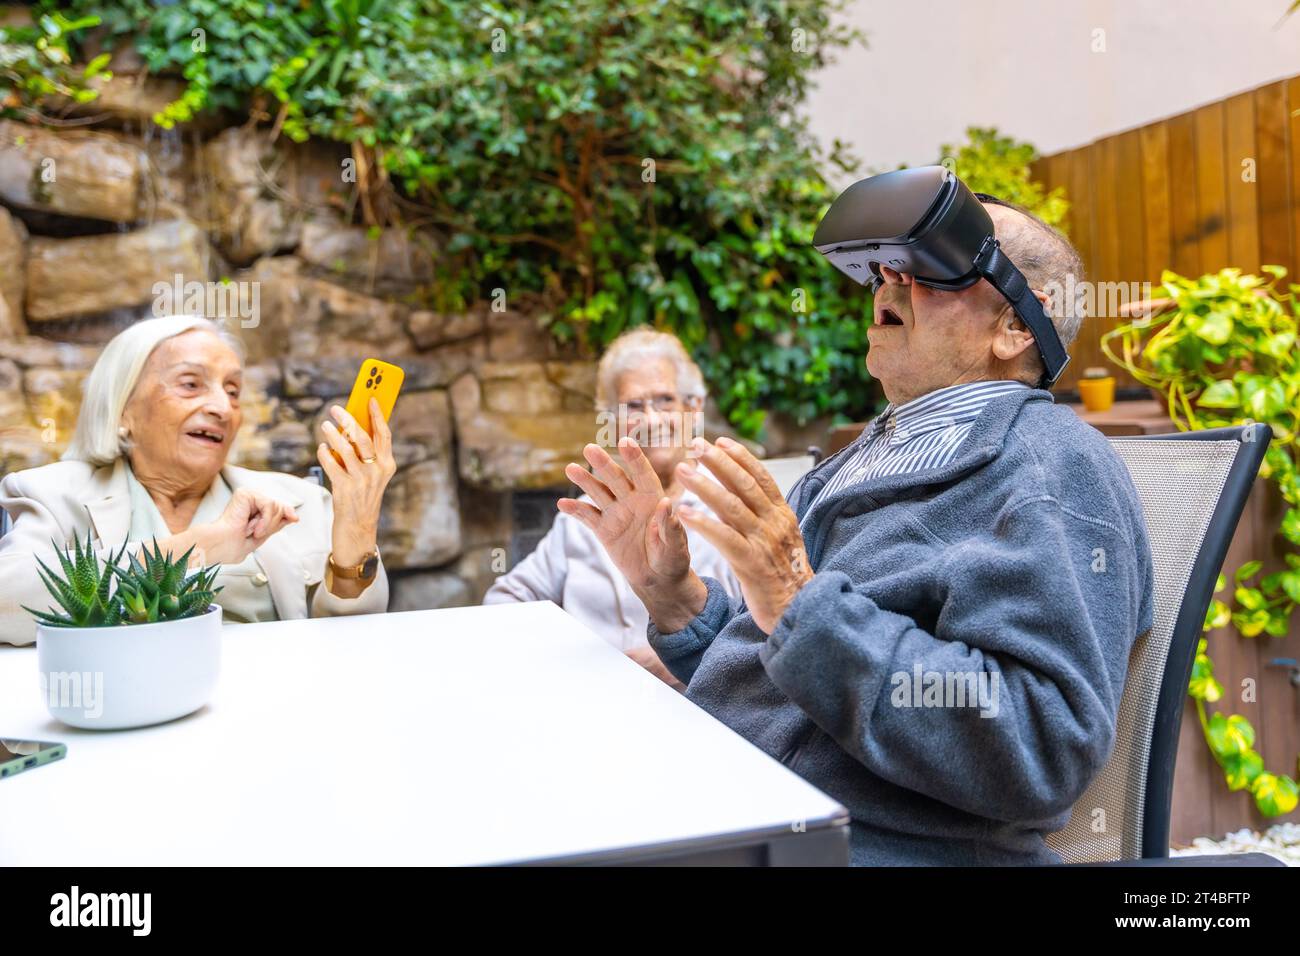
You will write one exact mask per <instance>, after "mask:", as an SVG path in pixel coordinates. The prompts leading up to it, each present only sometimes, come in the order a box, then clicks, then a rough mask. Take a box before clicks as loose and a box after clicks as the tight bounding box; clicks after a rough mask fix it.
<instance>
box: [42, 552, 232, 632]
mask: <svg viewBox="0 0 1300 956" xmlns="http://www.w3.org/2000/svg"><path fill="white" fill-rule="evenodd" d="M51 543H52V544H54V550H55V554H57V555H58V558H59V564H60V566H61V568H62V570H63V574H62V576H60V575H59V574H58V573H56V572H54V571H51V570H50V569H49V568H48V567H47V566H46V565H45V563H44V562H43V561H41V559H40V558H37V559H36V563H37V564H38V565H39V566H40V572H39V573H40V577H41V582H42V583H43V584H44V585H45V588H46V590H48V591H49V592H50V594H51V595H52V596H53V597H54V600H55V602H56V603H57V604H58V608H59V609H58V610H56V609H55V608H53V607H51V608H50V609H49V610H48V611H37V610H34V609H33V608H29V607H26V606H25V605H24V608H23V609H24V610H26V611H27V612H28V613H29V614H31V615H32V616H33V617H35V618H36V620H37V621H39V622H40V623H42V624H46V625H49V626H50V627H117V626H119V625H122V624H152V623H156V622H158V621H176V620H181V619H182V618H187V617H197V616H198V615H200V614H204V613H206V612H207V610H208V609H209V608H210V607H211V606H212V601H213V599H214V598H215V597H216V595H217V592H219V591H220V590H221V588H220V587H216V588H214V587H213V586H212V584H213V581H214V580H215V579H216V576H217V572H218V571H219V570H220V568H219V567H217V566H213V567H210V568H205V569H202V570H200V571H196V572H195V573H193V574H187V573H186V566H187V563H188V561H189V558H190V555H191V554H192V553H193V550H194V549H193V548H190V549H189V550H188V551H186V552H185V553H184V554H183V555H181V556H180V557H179V558H173V557H172V554H171V552H170V551H169V552H167V553H166V554H164V553H163V552H162V549H161V548H160V547H159V545H158V542H157V540H155V541H154V543H153V546H154V549H153V551H152V552H150V550H149V546H148V545H145V546H144V547H143V548H142V549H141V551H142V553H143V555H144V560H143V561H140V560H139V559H138V558H137V557H136V556H135V555H134V554H131V555H128V558H129V560H130V567H129V568H127V569H125V570H124V569H122V568H121V567H119V566H118V562H119V561H120V560H121V558H122V556H123V554H124V553H125V552H126V545H125V544H124V545H122V548H121V550H119V551H118V552H117V553H116V554H113V553H111V552H110V553H109V554H108V556H107V559H106V560H105V561H104V563H103V565H102V567H101V565H100V561H99V558H98V556H97V555H96V554H95V551H94V548H93V547H92V545H91V536H90V532H89V531H87V532H86V543H85V547H84V548H83V547H82V544H81V541H80V540H76V541H74V542H73V543H74V548H73V549H71V550H65V549H63V548H60V547H59V545H58V543H57V542H51ZM114 580H116V582H117V588H116V590H115V591H114V589H113V583H114Z"/></svg>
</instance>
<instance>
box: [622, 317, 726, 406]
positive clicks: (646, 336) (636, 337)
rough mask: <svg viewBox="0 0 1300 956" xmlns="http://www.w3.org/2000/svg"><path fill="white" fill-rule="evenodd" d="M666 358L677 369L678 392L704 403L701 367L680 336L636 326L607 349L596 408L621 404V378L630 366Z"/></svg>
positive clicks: (705, 393) (684, 396)
mask: <svg viewBox="0 0 1300 956" xmlns="http://www.w3.org/2000/svg"><path fill="white" fill-rule="evenodd" d="M655 359H665V360H667V361H669V362H671V363H672V364H673V368H674V369H675V370H676V372H677V393H678V395H680V396H681V397H682V398H688V399H696V400H698V401H699V403H700V405H701V406H703V404H704V399H705V397H706V395H707V394H708V393H707V392H706V391H705V388H704V376H703V375H702V374H700V367H699V366H698V365H696V364H695V362H694V361H692V360H691V357H690V355H689V354H687V352H686V347H685V346H684V345H682V343H681V340H680V339H679V338H677V336H675V335H672V334H670V333H668V332H659V331H656V330H655V329H647V328H640V329H632V330H631V331H630V332H624V333H623V334H622V335H620V336H619V337H618V338H616V339H615V340H614V341H613V342H611V343H610V345H609V348H608V349H606V350H605V354H604V355H602V356H601V359H600V365H599V366H598V367H597V369H596V408H597V409H598V410H601V411H604V410H608V409H613V408H614V407H615V406H617V405H618V380H619V379H620V378H622V377H623V374H624V373H625V372H627V371H628V370H629V369H633V368H639V367H640V366H642V365H644V364H645V363H646V362H652V361H654V360H655Z"/></svg>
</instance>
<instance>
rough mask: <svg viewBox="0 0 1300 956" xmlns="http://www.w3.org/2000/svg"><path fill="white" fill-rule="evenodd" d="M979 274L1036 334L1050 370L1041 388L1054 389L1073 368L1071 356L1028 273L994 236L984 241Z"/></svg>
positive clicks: (1044, 359) (1044, 362)
mask: <svg viewBox="0 0 1300 956" xmlns="http://www.w3.org/2000/svg"><path fill="white" fill-rule="evenodd" d="M975 270H976V271H977V272H978V273H979V274H980V275H981V276H983V277H984V278H985V279H987V280H988V281H989V282H990V283H991V284H992V286H993V288H995V289H997V290H998V291H999V292H1000V293H1002V297H1003V298H1004V299H1006V300H1007V301H1008V302H1010V303H1011V308H1012V309H1013V310H1014V311H1015V313H1016V315H1018V316H1019V317H1020V321H1022V322H1024V323H1025V327H1026V328H1028V329H1029V331H1030V332H1031V333H1033V336H1034V343H1035V344H1036V345H1037V346H1038V354H1039V355H1040V356H1041V357H1042V359H1043V368H1044V369H1046V372H1044V374H1043V378H1042V381H1041V382H1039V387H1040V388H1050V387H1051V386H1052V385H1053V384H1055V382H1056V380H1057V379H1058V378H1060V377H1061V373H1062V372H1063V371H1065V366H1067V365H1069V364H1070V356H1069V355H1068V354H1067V353H1066V351H1065V346H1063V345H1062V344H1061V337H1060V336H1059V335H1057V334H1056V326H1055V325H1053V324H1052V320H1051V318H1050V317H1049V316H1048V314H1047V313H1046V312H1045V311H1044V310H1043V304H1042V303H1041V302H1039V301H1038V298H1037V297H1036V296H1035V295H1034V293H1033V292H1032V291H1031V290H1030V288H1029V282H1028V281H1027V280H1026V279H1025V275H1024V273H1023V272H1021V271H1020V270H1019V269H1017V268H1016V264H1015V263H1014V262H1012V261H1011V260H1010V259H1008V258H1007V256H1006V254H1005V253H1003V251H1002V247H1001V246H999V245H998V241H997V240H996V239H994V238H993V237H992V236H990V237H989V238H987V239H985V240H984V245H983V246H981V247H980V251H979V254H978V255H976V256H975Z"/></svg>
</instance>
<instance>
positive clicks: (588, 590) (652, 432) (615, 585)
mask: <svg viewBox="0 0 1300 956" xmlns="http://www.w3.org/2000/svg"><path fill="white" fill-rule="evenodd" d="M704 399H705V390H704V379H703V376H702V375H701V374H700V369H699V367H698V366H697V365H696V364H695V363H694V362H693V361H691V358H690V356H689V355H688V354H687V353H686V349H685V348H684V347H683V346H682V343H681V342H680V341H678V339H677V338H676V337H674V336H672V335H669V334H668V333H666V332H656V331H654V330H651V329H634V330H633V331H631V332H625V333H624V334H623V335H621V336H619V337H618V338H617V339H615V340H614V342H613V343H611V345H610V347H609V349H608V350H607V351H606V352H605V355H604V356H603V357H602V358H601V360H600V365H599V367H598V368H597V371H596V408H597V411H598V413H599V416H600V418H601V419H602V420H603V421H604V422H605V423H606V424H607V425H613V426H614V427H613V428H612V429H602V431H606V432H607V434H606V437H607V439H612V440H610V441H609V443H610V444H611V445H612V444H617V442H618V440H619V439H621V438H623V437H624V436H629V435H630V436H631V437H632V438H633V439H635V440H636V441H637V443H638V444H639V445H640V446H641V448H642V450H643V451H644V453H645V455H646V457H647V458H648V459H649V461H650V464H651V466H652V467H653V468H654V470H655V473H656V474H657V475H658V476H659V480H660V482H661V483H662V484H663V486H664V490H665V494H666V495H667V496H668V497H669V498H670V499H671V500H672V501H673V502H674V507H675V506H676V505H677V504H689V505H690V506H691V507H693V508H697V509H699V510H700V511H703V512H705V513H709V509H708V506H707V505H705V504H704V502H703V501H701V500H700V498H699V497H698V496H697V495H695V494H694V493H693V492H691V491H689V490H687V489H686V488H685V487H684V486H683V485H682V484H681V482H680V481H678V480H677V478H676V476H675V469H676V467H677V464H678V463H679V462H682V461H689V460H692V459H689V458H688V456H687V450H688V446H689V443H690V440H691V439H692V438H693V437H694V436H695V435H696V434H697V433H698V429H699V424H700V416H701V415H702V414H703V409H704ZM578 500H580V501H588V502H590V501H591V498H590V497H588V496H586V495H584V496H583V497H582V498H580V499H578ZM687 534H688V537H689V540H690V549H691V566H692V567H693V568H694V569H695V571H696V573H697V574H700V575H701V576H703V575H708V576H709V577H713V578H716V579H717V580H718V581H720V582H721V583H722V585H723V587H724V588H725V589H726V590H727V592H728V593H729V594H731V595H733V596H734V597H736V598H739V596H740V585H739V584H738V583H737V581H736V578H735V575H734V574H732V571H731V568H730V567H729V566H728V564H727V562H726V561H725V560H723V558H722V556H721V555H720V554H719V553H718V552H717V550H716V549H715V548H714V547H713V546H712V545H711V544H709V542H707V541H706V540H704V539H703V538H702V537H700V536H698V535H696V534H695V533H694V532H689V531H688V533H687ZM510 601H553V602H555V603H556V604H558V605H559V606H560V607H562V608H564V610H566V611H568V612H569V613H570V614H572V615H573V616H574V617H576V618H577V619H578V620H580V621H582V622H583V623H584V624H586V625H587V627H589V628H590V629H591V630H592V631H594V632H595V633H596V634H598V635H600V636H601V637H602V638H604V639H605V640H606V641H608V642H609V643H610V644H612V645H614V646H615V647H617V648H619V649H620V650H622V651H623V652H624V653H626V654H627V655H628V656H629V657H631V658H632V659H634V660H636V661H637V662H638V663H640V664H641V665H642V666H643V667H645V668H646V669H647V670H649V671H651V672H652V673H653V674H655V675H656V676H657V677H659V678H660V679H661V680H663V681H664V682H665V683H668V684H670V685H672V686H674V687H677V688H678V689H680V688H681V687H682V685H681V683H680V682H679V681H677V680H676V678H674V677H673V676H672V675H671V674H670V673H669V672H668V669H667V668H665V667H664V666H663V664H662V663H661V662H660V660H659V658H658V657H657V656H656V655H655V653H654V651H653V650H651V649H650V645H649V643H648V642H647V641H646V627H647V625H648V624H649V615H648V614H647V613H646V609H645V606H644V605H643V604H642V603H641V601H640V600H639V599H638V598H637V596H636V595H635V594H634V593H633V592H632V588H631V587H630V586H629V585H628V583H627V580H626V579H625V578H624V577H623V575H622V573H621V572H620V571H619V570H618V569H617V568H616V567H615V566H614V564H613V562H612V561H610V559H609V556H608V555H607V554H606V552H605V549H604V548H603V547H602V546H601V544H600V542H599V541H598V540H597V539H596V536H595V534H594V533H592V532H591V531H590V530H588V528H587V527H586V526H585V525H583V524H582V523H581V522H580V521H579V520H578V519H576V518H574V517H572V516H571V515H567V514H564V513H560V514H557V515H556V518H555V523H554V524H553V525H552V526H551V530H550V531H549V532H548V533H547V535H546V537H544V538H543V539H542V540H541V542H540V543H539V544H538V545H537V548H536V550H534V551H533V553H532V554H530V555H528V557H526V558H524V559H523V560H522V561H520V562H519V563H518V564H517V565H516V566H515V567H514V568H513V569H512V570H510V571H509V572H508V573H506V574H503V575H502V576H501V577H499V578H498V579H497V580H496V582H495V583H493V585H492V587H491V588H489V589H488V592H487V594H486V595H485V596H484V598H483V603H484V604H501V603H506V602H510Z"/></svg>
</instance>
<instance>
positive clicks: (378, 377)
mask: <svg viewBox="0 0 1300 956" xmlns="http://www.w3.org/2000/svg"><path fill="white" fill-rule="evenodd" d="M404 378H406V373H405V372H404V371H402V369H401V368H400V367H398V366H396V365H392V364H390V363H388V362H381V361H380V360H379V359H377V358H368V359H366V360H365V361H364V362H362V363H361V368H360V370H359V371H358V372H357V380H356V381H355V382H354V383H353V384H352V395H351V396H349V398H348V404H347V410H348V414H349V415H351V416H352V417H353V418H355V419H356V420H357V424H358V425H360V426H361V427H362V428H364V429H365V430H366V434H367V435H369V436H371V437H372V438H373V437H374V435H375V430H374V428H372V427H371V423H370V399H372V398H374V399H376V400H378V402H379V411H380V412H381V413H383V416H384V421H388V420H389V419H390V418H392V417H393V406H394V405H396V404H397V393H398V392H399V391H401V389H402V380H403V379H404ZM330 454H332V455H333V456H334V459H335V460H336V461H337V462H338V463H339V464H340V465H341V464H343V459H342V458H339V454H338V452H336V451H333V450H331V451H330Z"/></svg>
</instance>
